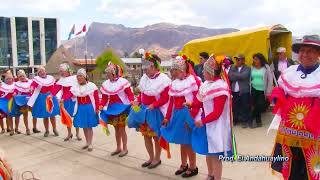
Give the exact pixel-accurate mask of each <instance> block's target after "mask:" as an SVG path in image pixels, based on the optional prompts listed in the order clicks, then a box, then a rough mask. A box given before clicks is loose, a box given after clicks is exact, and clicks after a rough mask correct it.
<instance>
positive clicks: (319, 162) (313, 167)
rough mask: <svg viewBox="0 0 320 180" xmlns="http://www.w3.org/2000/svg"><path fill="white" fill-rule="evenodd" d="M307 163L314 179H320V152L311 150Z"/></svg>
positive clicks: (307, 155) (308, 153)
mask: <svg viewBox="0 0 320 180" xmlns="http://www.w3.org/2000/svg"><path fill="white" fill-rule="evenodd" d="M306 162H307V166H308V169H309V172H310V175H311V177H312V178H313V179H319V178H320V152H319V150H316V149H315V148H311V149H309V150H308V151H307V152H306Z"/></svg>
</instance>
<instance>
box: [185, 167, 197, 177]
mask: <svg viewBox="0 0 320 180" xmlns="http://www.w3.org/2000/svg"><path fill="white" fill-rule="evenodd" d="M198 173H199V170H198V168H195V169H190V168H189V169H188V170H187V171H186V172H185V173H184V174H182V177H183V178H189V177H193V176H196V175H198Z"/></svg>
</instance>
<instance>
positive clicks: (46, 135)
mask: <svg viewBox="0 0 320 180" xmlns="http://www.w3.org/2000/svg"><path fill="white" fill-rule="evenodd" d="M43 125H44V128H45V130H46V131H45V133H44V137H48V136H49V119H48V118H43Z"/></svg>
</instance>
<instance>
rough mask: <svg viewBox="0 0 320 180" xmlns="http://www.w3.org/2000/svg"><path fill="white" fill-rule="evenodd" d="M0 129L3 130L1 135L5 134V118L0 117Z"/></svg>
mask: <svg viewBox="0 0 320 180" xmlns="http://www.w3.org/2000/svg"><path fill="white" fill-rule="evenodd" d="M0 128H1V134H3V133H5V129H4V124H3V118H2V117H0Z"/></svg>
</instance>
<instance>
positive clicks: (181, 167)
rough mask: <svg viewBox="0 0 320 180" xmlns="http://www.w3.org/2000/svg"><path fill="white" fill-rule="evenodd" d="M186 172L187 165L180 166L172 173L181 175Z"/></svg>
mask: <svg viewBox="0 0 320 180" xmlns="http://www.w3.org/2000/svg"><path fill="white" fill-rule="evenodd" d="M187 170H188V164H187V165H186V166H182V165H181V166H180V168H179V169H178V170H177V171H176V172H175V173H174V174H175V175H181V174H182V173H184V172H186V171H187Z"/></svg>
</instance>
